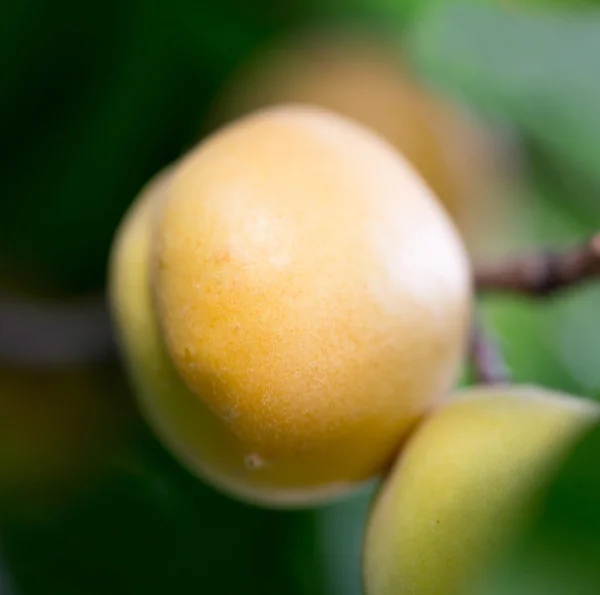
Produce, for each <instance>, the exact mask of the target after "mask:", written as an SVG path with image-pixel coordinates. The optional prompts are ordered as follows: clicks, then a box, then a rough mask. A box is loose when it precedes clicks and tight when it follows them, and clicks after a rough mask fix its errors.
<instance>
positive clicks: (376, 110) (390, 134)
mask: <svg viewBox="0 0 600 595" xmlns="http://www.w3.org/2000/svg"><path fill="white" fill-rule="evenodd" d="M401 53H402V52H401V50H400V48H399V47H398V44H397V43H396V42H395V40H394V42H392V41H391V40H388V39H386V36H385V35H383V34H381V35H379V36H377V37H376V36H375V35H374V34H373V32H372V31H368V32H365V31H363V32H361V31H359V30H352V29H343V28H338V29H333V30H331V29H325V30H322V31H319V30H317V31H312V30H310V31H306V32H303V33H297V34H295V35H293V36H291V37H288V38H286V39H283V40H280V41H279V42H277V43H275V44H273V45H271V46H268V47H267V48H265V49H264V50H263V51H261V52H259V53H258V54H257V55H256V56H254V57H253V58H252V59H251V60H249V61H248V62H247V63H244V64H242V66H241V67H240V68H239V69H238V70H237V71H236V72H235V73H234V74H233V75H232V77H231V78H230V80H228V81H227V82H226V84H225V86H224V87H223V89H222V91H221V93H220V94H219V95H218V96H217V98H216V99H215V101H214V107H213V113H212V116H211V119H212V121H213V122H216V123H217V124H219V125H222V124H223V123H226V122H229V121H231V120H234V119H236V118H238V117H240V116H243V115H246V114H248V113H251V112H253V111H255V110H257V109H262V108H264V107H267V106H273V105H277V104H281V103H290V102H291V103H303V104H310V105H315V106H319V107H324V108H327V109H330V110H332V111H335V112H337V113H339V114H341V115H344V116H347V117H349V118H352V119H355V120H357V121H358V122H360V123H362V124H364V125H365V126H368V127H369V128H371V129H373V130H374V131H376V132H377V133H378V134H380V135H381V136H383V137H384V138H385V139H387V140H388V141H389V142H390V143H391V144H392V145H394V147H395V148H396V149H397V150H398V151H400V152H401V153H402V154H403V155H404V156H405V157H406V158H407V159H408V160H409V161H410V162H411V163H412V164H413V165H414V166H415V167H416V168H417V170H418V171H419V172H420V173H421V175H422V176H423V178H424V179H425V181H426V182H427V184H428V185H429V186H430V187H431V188H432V189H433V191H434V192H435V194H436V196H437V197H438V198H439V199H440V201H441V202H442V204H443V205H444V207H445V208H446V209H447V210H448V212H449V214H450V215H451V217H452V218H453V220H454V223H455V224H456V225H457V227H458V229H459V231H460V232H461V234H462V235H463V239H464V240H465V242H466V245H467V247H468V248H469V251H470V253H471V256H472V257H475V258H479V257H485V256H486V255H487V254H490V253H492V252H493V251H494V250H495V248H496V244H498V243H499V242H500V241H503V240H504V238H501V236H502V230H503V229H505V228H504V222H505V220H507V217H508V208H507V206H506V197H505V196H504V197H502V198H501V197H500V196H499V195H500V192H501V190H500V189H501V188H503V187H505V178H506V174H507V172H508V167H507V166H506V159H505V157H506V156H505V155H504V151H499V150H498V147H497V146H496V143H495V142H494V140H493V139H492V135H491V134H490V133H489V131H488V130H486V129H485V128H484V127H483V126H482V125H481V123H480V122H478V121H476V119H474V118H473V117H472V114H470V113H469V112H467V110H465V109H462V108H460V107H459V106H458V105H456V104H455V103H453V102H451V101H450V100H449V99H448V98H447V97H445V96H442V95H441V94H439V93H436V92H435V91H434V90H432V89H430V88H428V87H427V86H425V84H424V83H422V82H421V81H420V80H419V79H418V78H417V76H416V74H415V73H414V72H412V70H411V68H410V66H409V65H408V64H407V63H405V60H404V57H403V56H402V55H401ZM501 155H502V158H501ZM502 162H504V163H502ZM501 180H502V182H501Z"/></svg>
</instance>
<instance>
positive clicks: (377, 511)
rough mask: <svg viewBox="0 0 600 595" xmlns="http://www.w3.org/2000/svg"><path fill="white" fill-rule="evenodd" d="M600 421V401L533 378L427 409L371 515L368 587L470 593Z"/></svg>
mask: <svg viewBox="0 0 600 595" xmlns="http://www.w3.org/2000/svg"><path fill="white" fill-rule="evenodd" d="M599 420H600V407H599V406H598V404H597V403H594V402H591V401H586V400H584V399H582V398H579V397H574V396H569V395H564V394H561V393H557V392H554V391H551V390H548V389H543V388H540V387H533V386H511V387H485V386H479V387H474V388H470V389H467V390H465V391H463V392H462V393H461V394H459V395H458V396H456V397H455V398H453V399H452V400H451V401H450V402H449V403H446V404H445V405H444V406H442V407H441V408H440V409H439V410H438V411H436V412H435V413H433V414H432V415H430V416H429V417H428V419H427V420H425V421H424V422H423V423H422V424H421V425H420V426H419V428H418V429H417V430H416V431H415V432H414V434H413V435H412V436H411V438H410V439H409V441H408V442H407V444H406V445H405V448H404V449H403V451H402V453H401V454H400V456H399V458H398V461H397V463H396V465H395V467H394V469H393V471H392V472H391V474H390V476H389V478H388V479H387V480H386V481H385V483H384V485H383V487H382V489H381V492H380V493H379V495H378V497H377V499H376V501H375V504H374V507H373V510H372V513H371V515H370V518H369V522H368V528H367V534H366V540H365V544H364V579H365V587H366V593H367V595H409V594H410V595H463V594H464V593H469V592H470V591H469V587H471V586H473V585H474V584H476V582H477V581H479V579H481V578H482V577H485V572H486V571H488V570H489V568H490V566H491V565H492V564H493V563H494V561H495V560H496V559H497V557H498V556H500V555H501V554H502V553H504V551H505V549H506V548H508V547H510V544H511V543H513V542H514V540H515V539H517V538H518V535H519V533H520V532H521V531H522V530H523V529H525V527H526V526H527V523H528V522H529V521H530V520H531V519H532V518H533V517H534V515H535V511H536V509H537V505H538V500H539V498H540V496H541V495H542V494H543V489H544V486H545V485H546V482H548V481H549V479H550V478H551V476H552V473H553V472H554V470H555V469H557V468H558V467H559V465H560V464H561V462H562V461H564V459H565V458H566V457H567V455H568V453H569V450H570V449H571V448H573V446H574V444H575V443H576V441H577V440H578V439H579V438H580V437H581V436H582V435H583V434H584V433H585V431H586V430H588V429H589V428H590V427H591V426H592V425H593V424H597V423H598V421H599Z"/></svg>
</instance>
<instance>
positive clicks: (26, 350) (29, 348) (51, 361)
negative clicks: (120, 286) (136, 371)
mask: <svg viewBox="0 0 600 595" xmlns="http://www.w3.org/2000/svg"><path fill="white" fill-rule="evenodd" d="M114 354H115V345H114V339H113V334H112V328H111V324H110V319H109V314H108V309H107V307H106V304H105V301H104V299H103V298H90V299H86V300H83V301H74V302H70V301H66V302H60V303H55V302H46V301H33V300H29V299H23V298H21V297H19V298H17V297H14V296H11V295H8V294H6V293H0V362H2V363H7V364H12V365H35V366H60V365H72V364H79V363H88V362H97V361H103V360H106V359H109V358H112V357H114Z"/></svg>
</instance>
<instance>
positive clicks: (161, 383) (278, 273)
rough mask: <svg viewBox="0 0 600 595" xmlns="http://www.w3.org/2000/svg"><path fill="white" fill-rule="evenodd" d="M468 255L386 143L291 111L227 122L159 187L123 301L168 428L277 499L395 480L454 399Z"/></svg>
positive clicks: (118, 246)
mask: <svg viewBox="0 0 600 595" xmlns="http://www.w3.org/2000/svg"><path fill="white" fill-rule="evenodd" d="M470 301H471V284H470V274H469V269H468V265H467V259H466V256H465V253H464V250H463V247H462V244H461V241H460V239H459V237H458V234H457V232H456V231H455V229H454V227H453V225H452V224H451V222H450V220H449V219H448V218H447V216H446V214H445V213H444V211H443V209H442V208H441V207H440V206H439V205H438V203H437V201H436V199H435V197H434V195H433V194H432V192H431V191H430V190H429V189H428V188H427V186H426V185H425V183H424V182H423V181H422V179H421V178H420V177H419V176H418V174H417V173H416V172H415V170H414V169H413V168H412V167H411V166H410V165H409V164H408V163H407V162H406V161H405V159H404V158H403V157H402V156H400V155H399V154H398V153H397V152H395V150H394V149H393V148H392V147H391V146H390V145H388V144H387V143H386V142H384V141H383V140H381V139H380V138H379V137H377V136H376V135H375V134H374V133H372V132H370V131H369V130H367V129H366V128H364V127H362V126H361V125H359V124H357V123H354V122H352V121H350V120H347V119H345V118H343V117H341V116H338V115H336V114H334V113H332V112H328V111H325V110H320V109H316V108H308V107H301V106H284V107H278V108H272V109H268V110H264V111H261V112H258V113H256V114H254V115H252V116H250V117H247V118H244V119H241V120H239V121H237V122H235V123H234V124H232V125H230V126H228V127H226V128H224V129H222V130H220V131H219V132H217V133H216V134H215V135H213V136H212V137H210V138H208V139H207V140H205V141H204V142H202V143H201V144H200V145H199V146H198V147H197V148H195V149H194V150H193V151H191V152H190V153H189V154H188V155H187V156H185V157H184V158H183V159H182V160H181V161H180V162H179V163H177V164H176V165H174V166H173V167H172V168H171V169H169V170H168V171H166V172H164V173H162V174H161V175H160V176H158V177H157V179H155V180H154V181H153V182H151V183H150V184H149V185H148V187H147V188H146V189H145V190H144V191H143V192H142V193H141V196H140V197H139V198H138V200H137V201H136V203H135V205H134V206H133V207H132V209H131V212H130V213H129V214H128V215H127V217H126V219H125V221H124V222H123V224H122V227H121V229H120V231H119V233H118V236H117V238H116V240H115V245H114V250H113V255H112V262H111V303H112V306H113V311H114V317H115V321H116V325H117V327H118V330H119V335H120V339H121V345H122V349H123V353H124V357H125V361H126V362H127V365H128V367H129V369H130V372H131V376H132V378H133V381H134V383H135V385H136V388H137V391H138V393H139V398H140V403H141V405H142V407H143V409H144V410H145V412H146V415H147V417H148V419H149V420H150V423H151V424H152V425H153V427H154V428H155V429H156V431H157V433H158V435H159V436H160V437H161V438H162V439H163V441H164V442H165V444H166V445H167V446H168V447H169V448H171V449H172V450H173V451H174V452H175V453H176V455H177V456H178V457H179V458H180V459H181V460H182V461H183V462H184V463H185V464H186V465H187V466H188V467H189V468H190V469H191V470H192V471H193V472H195V473H196V474H198V475H199V476H201V477H203V478H205V479H207V480H208V481H209V482H211V483H212V484H214V485H216V486H218V487H220V488H221V489H222V490H224V491H226V492H227V493H229V494H231V495H234V496H236V497H239V498H241V499H244V500H249V501H252V502H255V503H258V504H263V505H270V506H276V505H279V506H300V505H312V504H316V503H319V502H324V501H327V500H329V499H331V498H334V497H338V496H341V495H342V494H345V493H347V492H348V491H350V490H352V489H354V488H356V487H357V486H359V485H361V484H362V483H364V482H365V481H367V480H369V479H371V478H373V477H375V476H377V475H378V474H379V473H380V472H381V471H382V470H383V469H384V468H385V467H386V465H387V464H388V463H389V462H390V460H391V459H392V458H393V456H394V455H395V453H396V450H397V448H398V445H399V443H400V442H401V441H402V439H403V438H404V437H405V435H406V433H407V432H408V430H409V429H411V428H412V427H413V425H414V424H415V422H416V421H417V420H418V419H419V418H420V417H421V416H422V415H423V414H424V413H425V412H426V411H427V410H428V409H429V408H430V407H432V406H433V405H434V404H435V403H437V402H438V401H439V400H440V399H441V398H443V395H444V394H445V393H447V391H448V390H449V389H450V388H451V387H452V385H453V383H454V382H455V380H456V378H457V374H458V372H459V368H460V365H461V362H462V359H463V356H464V353H465V346H466V338H467V329H468V325H469V314H470Z"/></svg>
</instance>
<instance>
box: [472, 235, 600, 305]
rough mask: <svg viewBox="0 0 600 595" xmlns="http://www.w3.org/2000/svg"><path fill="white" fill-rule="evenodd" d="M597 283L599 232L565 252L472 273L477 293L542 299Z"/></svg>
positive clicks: (517, 259) (536, 256)
mask: <svg viewBox="0 0 600 595" xmlns="http://www.w3.org/2000/svg"><path fill="white" fill-rule="evenodd" d="M594 278H599V279H600V232H598V233H596V234H595V235H593V236H592V237H591V238H590V239H589V240H588V241H586V242H585V243H584V244H582V245H580V246H576V247H575V248H571V249H567V250H565V251H562V252H560V251H555V252H546V253H537V254H529V255H525V256H521V257H517V258H515V259H513V260H509V261H507V262H499V263H497V264H494V265H484V266H482V267H480V268H478V269H477V270H476V271H475V285H476V288H477V290H478V291H479V292H490V291H505V292H512V293H517V294H521V295H526V296H530V297H546V296H551V295H553V294H555V293H556V292H558V291H561V290H564V289H569V288H571V287H574V286H576V285H580V284H583V283H585V282H587V281H590V280H591V279H594Z"/></svg>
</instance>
